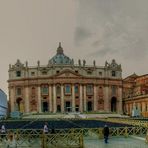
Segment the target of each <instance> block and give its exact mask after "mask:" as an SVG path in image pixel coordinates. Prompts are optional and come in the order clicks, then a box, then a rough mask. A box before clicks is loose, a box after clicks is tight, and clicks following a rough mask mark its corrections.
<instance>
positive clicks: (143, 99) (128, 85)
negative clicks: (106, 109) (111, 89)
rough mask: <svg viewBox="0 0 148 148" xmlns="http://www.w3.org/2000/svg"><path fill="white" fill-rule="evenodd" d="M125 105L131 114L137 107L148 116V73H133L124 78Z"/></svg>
mask: <svg viewBox="0 0 148 148" xmlns="http://www.w3.org/2000/svg"><path fill="white" fill-rule="evenodd" d="M123 106H124V112H126V113H127V114H129V115H132V112H133V109H134V108H136V109H137V110H138V112H139V113H140V115H142V116H144V117H148V74H146V75H142V76H138V75H136V74H133V75H131V76H128V77H127V78H125V79H124V80H123Z"/></svg>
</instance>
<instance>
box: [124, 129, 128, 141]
mask: <svg viewBox="0 0 148 148" xmlns="http://www.w3.org/2000/svg"><path fill="white" fill-rule="evenodd" d="M124 136H125V138H127V137H128V129H127V127H125V133H124Z"/></svg>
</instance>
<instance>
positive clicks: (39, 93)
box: [38, 86, 41, 113]
mask: <svg viewBox="0 0 148 148" xmlns="http://www.w3.org/2000/svg"><path fill="white" fill-rule="evenodd" d="M38 112H39V113H41V88H40V86H38Z"/></svg>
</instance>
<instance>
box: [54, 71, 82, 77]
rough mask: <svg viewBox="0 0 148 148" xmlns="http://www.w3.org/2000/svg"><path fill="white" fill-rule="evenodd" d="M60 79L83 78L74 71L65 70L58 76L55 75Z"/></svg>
mask: <svg viewBox="0 0 148 148" xmlns="http://www.w3.org/2000/svg"><path fill="white" fill-rule="evenodd" d="M55 76H56V77H58V78H65V77H66V78H78V77H82V76H81V75H80V74H78V73H75V72H73V71H70V70H64V71H62V72H60V73H58V74H56V75H55Z"/></svg>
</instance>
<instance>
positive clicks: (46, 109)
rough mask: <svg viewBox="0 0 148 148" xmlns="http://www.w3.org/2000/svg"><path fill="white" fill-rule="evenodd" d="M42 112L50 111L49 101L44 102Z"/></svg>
mask: <svg viewBox="0 0 148 148" xmlns="http://www.w3.org/2000/svg"><path fill="white" fill-rule="evenodd" d="M42 112H48V102H42Z"/></svg>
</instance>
